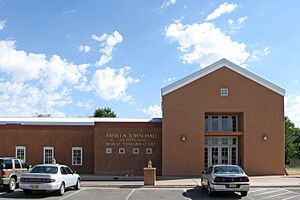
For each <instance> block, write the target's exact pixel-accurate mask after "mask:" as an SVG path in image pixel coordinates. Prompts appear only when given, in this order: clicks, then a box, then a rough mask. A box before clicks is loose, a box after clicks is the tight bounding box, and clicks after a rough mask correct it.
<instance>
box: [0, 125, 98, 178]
mask: <svg viewBox="0 0 300 200" xmlns="http://www.w3.org/2000/svg"><path fill="white" fill-rule="evenodd" d="M93 129H94V128H93V126H44V125H43V126H39V125H32V126H31V125H1V126H0V138H1V140H0V157H15V147H16V146H26V162H27V163H28V164H30V165H35V164H41V163H43V147H46V146H51V147H54V157H55V159H56V162H57V163H59V164H66V165H68V166H70V167H71V168H72V169H73V170H76V171H77V172H79V173H85V174H86V173H93V170H94V161H93V157H94V142H93V139H94V134H93ZM72 147H82V149H83V166H72Z"/></svg>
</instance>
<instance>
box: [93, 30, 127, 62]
mask: <svg viewBox="0 0 300 200" xmlns="http://www.w3.org/2000/svg"><path fill="white" fill-rule="evenodd" d="M92 39H94V40H96V41H98V42H100V46H101V49H100V53H101V54H102V56H101V57H100V59H99V60H98V61H97V62H96V65H97V66H102V65H105V64H106V63H108V62H109V61H110V60H111V59H112V53H113V50H114V47H115V46H116V45H117V44H118V43H121V42H122V41H123V36H122V35H121V34H120V33H119V32H118V31H115V32H113V34H112V35H107V34H106V33H104V34H102V35H100V36H97V35H92Z"/></svg>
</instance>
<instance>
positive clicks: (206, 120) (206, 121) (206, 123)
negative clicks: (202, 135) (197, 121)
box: [205, 116, 208, 132]
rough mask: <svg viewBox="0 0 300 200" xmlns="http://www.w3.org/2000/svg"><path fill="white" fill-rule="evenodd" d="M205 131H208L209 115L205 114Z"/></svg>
mask: <svg viewBox="0 0 300 200" xmlns="http://www.w3.org/2000/svg"><path fill="white" fill-rule="evenodd" d="M205 132H208V116H205Z"/></svg>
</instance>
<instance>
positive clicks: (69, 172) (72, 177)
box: [65, 167, 77, 186]
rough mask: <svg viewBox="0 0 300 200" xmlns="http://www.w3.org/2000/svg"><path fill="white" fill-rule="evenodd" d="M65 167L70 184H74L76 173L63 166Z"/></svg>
mask: <svg viewBox="0 0 300 200" xmlns="http://www.w3.org/2000/svg"><path fill="white" fill-rule="evenodd" d="M65 169H66V171H67V173H68V175H69V176H68V177H69V179H70V186H74V185H76V181H77V175H76V174H74V173H73V171H72V170H71V169H70V168H69V167H65Z"/></svg>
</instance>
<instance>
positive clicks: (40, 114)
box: [34, 113, 51, 117]
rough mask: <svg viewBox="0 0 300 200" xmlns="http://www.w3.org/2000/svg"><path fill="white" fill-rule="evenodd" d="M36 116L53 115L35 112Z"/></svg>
mask: <svg viewBox="0 0 300 200" xmlns="http://www.w3.org/2000/svg"><path fill="white" fill-rule="evenodd" d="M34 117H51V114H44V113H35V115H34Z"/></svg>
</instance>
